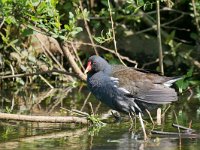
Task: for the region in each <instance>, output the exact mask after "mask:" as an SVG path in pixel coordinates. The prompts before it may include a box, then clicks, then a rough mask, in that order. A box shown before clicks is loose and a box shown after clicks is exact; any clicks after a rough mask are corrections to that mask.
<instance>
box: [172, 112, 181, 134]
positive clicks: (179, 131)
mask: <svg viewBox="0 0 200 150" xmlns="http://www.w3.org/2000/svg"><path fill="white" fill-rule="evenodd" d="M173 112H174V116H175V118H176V123H177V124H179V123H178V118H177V115H176V112H175V111H174V110H173ZM177 127H178V128H177V129H178V133H179V138H181V134H180V133H181V130H180V126H177Z"/></svg>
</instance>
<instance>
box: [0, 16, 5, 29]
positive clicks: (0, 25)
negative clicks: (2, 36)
mask: <svg viewBox="0 0 200 150" xmlns="http://www.w3.org/2000/svg"><path fill="white" fill-rule="evenodd" d="M4 21H5V18H4V17H3V20H2V22H1V24H0V29H1V27H2V26H3V24H4Z"/></svg>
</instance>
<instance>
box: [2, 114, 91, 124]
mask: <svg viewBox="0 0 200 150" xmlns="http://www.w3.org/2000/svg"><path fill="white" fill-rule="evenodd" d="M0 119H2V120H16V121H29V122H46V123H81V124H87V123H88V121H87V119H86V118H85V117H74V116H31V115H30V116H29V115H20V114H8V113H0Z"/></svg>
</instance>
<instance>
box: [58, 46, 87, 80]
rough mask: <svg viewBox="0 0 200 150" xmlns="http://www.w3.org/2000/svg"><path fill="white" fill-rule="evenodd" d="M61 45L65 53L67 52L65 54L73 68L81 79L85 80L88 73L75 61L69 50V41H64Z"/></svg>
mask: <svg viewBox="0 0 200 150" xmlns="http://www.w3.org/2000/svg"><path fill="white" fill-rule="evenodd" d="M60 47H61V49H62V51H63V53H64V54H65V56H66V57H67V59H68V61H69V63H70V65H71V67H72V69H73V70H74V72H75V73H76V74H77V75H78V76H79V78H80V79H82V80H84V81H85V80H86V75H85V74H84V73H83V72H82V71H81V69H80V68H79V66H78V65H77V63H76V62H75V60H74V58H73V56H72V54H71V52H70V51H69V48H68V45H67V43H64V44H63V45H62V46H60Z"/></svg>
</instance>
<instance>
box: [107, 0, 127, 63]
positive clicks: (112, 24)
mask: <svg viewBox="0 0 200 150" xmlns="http://www.w3.org/2000/svg"><path fill="white" fill-rule="evenodd" d="M108 9H109V13H110V21H111V27H112V34H113V42H114V49H115V53H116V55H117V57H118V58H119V60H120V62H121V63H122V64H123V65H125V66H126V64H125V63H124V62H123V60H122V59H121V57H120V55H119V53H118V50H117V42H116V38H115V29H114V22H113V18H112V9H111V6H110V0H108Z"/></svg>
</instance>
